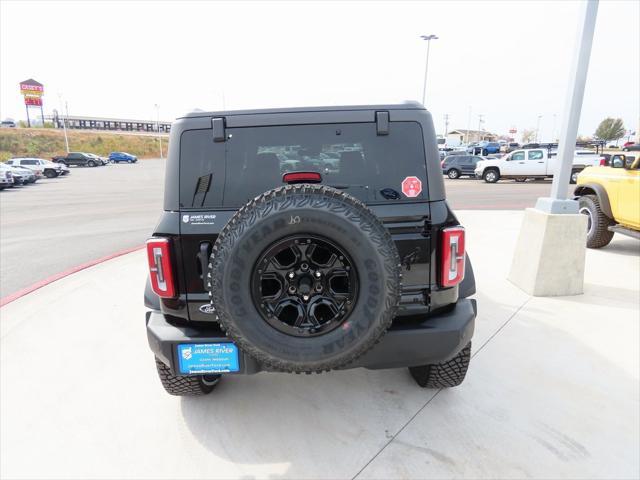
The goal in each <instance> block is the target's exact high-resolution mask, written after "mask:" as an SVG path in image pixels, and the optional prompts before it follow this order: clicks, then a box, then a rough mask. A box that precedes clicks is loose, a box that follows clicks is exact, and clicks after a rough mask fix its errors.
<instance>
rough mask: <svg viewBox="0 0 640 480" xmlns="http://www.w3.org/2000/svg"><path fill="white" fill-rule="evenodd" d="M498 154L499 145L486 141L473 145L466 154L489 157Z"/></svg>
mask: <svg viewBox="0 0 640 480" xmlns="http://www.w3.org/2000/svg"><path fill="white" fill-rule="evenodd" d="M498 152H500V144H499V143H498V142H488V141H486V140H483V141H481V142H478V143H474V144H473V145H471V146H470V147H469V148H467V153H470V154H472V155H489V154H490V153H498Z"/></svg>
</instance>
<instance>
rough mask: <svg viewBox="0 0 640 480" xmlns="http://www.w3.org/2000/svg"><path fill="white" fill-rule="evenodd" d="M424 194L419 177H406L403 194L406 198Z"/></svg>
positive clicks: (403, 183) (403, 182)
mask: <svg viewBox="0 0 640 480" xmlns="http://www.w3.org/2000/svg"><path fill="white" fill-rule="evenodd" d="M420 192H422V182H421V181H420V179H419V178H418V177H406V178H405V179H404V180H403V181H402V193H404V195H405V197H409V198H414V197H417V196H418V195H420Z"/></svg>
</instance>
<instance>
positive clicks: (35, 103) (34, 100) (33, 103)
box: [24, 97, 42, 107]
mask: <svg viewBox="0 0 640 480" xmlns="http://www.w3.org/2000/svg"><path fill="white" fill-rule="evenodd" d="M24 104H25V105H28V106H30V107H41V106H42V98H40V97H24Z"/></svg>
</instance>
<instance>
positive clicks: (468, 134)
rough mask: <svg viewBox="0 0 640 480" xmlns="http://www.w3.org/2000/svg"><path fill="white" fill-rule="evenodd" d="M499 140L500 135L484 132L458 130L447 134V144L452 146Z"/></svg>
mask: <svg viewBox="0 0 640 480" xmlns="http://www.w3.org/2000/svg"><path fill="white" fill-rule="evenodd" d="M497 139H498V135H496V134H495V133H491V132H486V131H484V130H465V129H457V130H452V131H450V132H449V133H448V134H447V143H451V144H461V143H475V142H481V141H482V140H487V141H489V142H495V141H496V140H497Z"/></svg>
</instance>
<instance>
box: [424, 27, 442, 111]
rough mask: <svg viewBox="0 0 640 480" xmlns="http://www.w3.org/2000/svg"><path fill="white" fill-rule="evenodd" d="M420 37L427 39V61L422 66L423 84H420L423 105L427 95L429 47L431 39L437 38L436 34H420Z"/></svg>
mask: <svg viewBox="0 0 640 480" xmlns="http://www.w3.org/2000/svg"><path fill="white" fill-rule="evenodd" d="M420 38H421V39H423V40H426V41H427V61H426V62H425V66H424V85H423V86H422V105H424V103H425V100H426V97H427V73H428V72H429V47H431V40H437V39H438V37H437V36H436V35H420Z"/></svg>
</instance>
